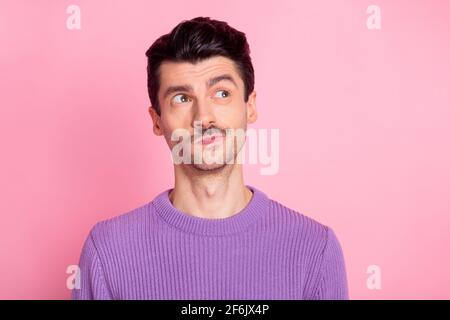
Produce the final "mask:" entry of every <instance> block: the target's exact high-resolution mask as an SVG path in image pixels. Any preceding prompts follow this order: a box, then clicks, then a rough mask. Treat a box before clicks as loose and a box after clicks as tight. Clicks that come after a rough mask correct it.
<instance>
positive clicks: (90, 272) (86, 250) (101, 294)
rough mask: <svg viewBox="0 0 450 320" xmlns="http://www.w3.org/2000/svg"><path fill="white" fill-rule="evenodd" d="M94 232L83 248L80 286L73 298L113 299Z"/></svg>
mask: <svg viewBox="0 0 450 320" xmlns="http://www.w3.org/2000/svg"><path fill="white" fill-rule="evenodd" d="M92 234H93V231H91V232H90V233H89V235H88V237H87V239H86V241H85V243H84V246H83V249H82V250H81V256H80V262H79V268H80V269H79V271H80V288H79V289H76V288H75V289H73V290H72V299H73V300H110V299H112V296H111V293H110V291H109V289H108V285H107V283H106V280H105V275H104V270H103V267H102V263H101V261H100V257H99V255H98V251H97V248H96V247H95V243H94V237H93V235H92Z"/></svg>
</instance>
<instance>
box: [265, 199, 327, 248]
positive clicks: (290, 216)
mask: <svg viewBox="0 0 450 320" xmlns="http://www.w3.org/2000/svg"><path fill="white" fill-rule="evenodd" d="M269 201H270V210H269V212H270V217H271V218H272V219H273V221H274V224H276V225H277V227H281V228H283V229H284V230H286V231H290V232H294V233H296V234H297V233H301V234H302V235H303V236H305V237H308V239H309V240H311V239H312V238H314V239H315V240H316V241H318V242H320V243H323V244H325V243H326V241H327V239H328V233H329V231H330V227H329V226H328V225H326V224H323V223H322V222H319V221H318V220H316V219H315V218H313V217H311V216H310V215H308V214H305V213H303V212H301V211H299V210H296V209H293V208H291V207H288V206H287V205H285V204H283V203H281V202H279V201H277V200H274V199H270V200H269Z"/></svg>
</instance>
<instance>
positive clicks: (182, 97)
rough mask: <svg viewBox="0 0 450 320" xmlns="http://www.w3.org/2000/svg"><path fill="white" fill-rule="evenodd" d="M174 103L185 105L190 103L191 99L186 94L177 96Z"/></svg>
mask: <svg viewBox="0 0 450 320" xmlns="http://www.w3.org/2000/svg"><path fill="white" fill-rule="evenodd" d="M172 100H173V102H175V103H185V102H189V97H188V96H187V95H185V94H177V95H176V96H174V97H173V98H172Z"/></svg>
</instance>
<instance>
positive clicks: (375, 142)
mask: <svg viewBox="0 0 450 320" xmlns="http://www.w3.org/2000/svg"><path fill="white" fill-rule="evenodd" d="M70 4H77V5H79V6H80V8H81V30H69V29H67V28H66V19H67V17H68V16H69V14H67V13H66V8H67V7H68V5H70ZM371 4H376V5H379V6H380V8H381V30H369V29H368V28H367V27H366V19H367V17H368V14H367V13H366V8H367V7H368V6H369V5H371ZM196 16H210V17H213V18H216V19H220V20H225V21H227V22H229V23H230V25H232V26H234V27H236V28H238V29H241V30H242V31H244V32H245V33H246V34H247V36H248V40H249V42H250V46H251V49H252V58H253V61H254V66H255V70H256V90H257V93H258V100H257V101H258V104H257V106H258V110H259V119H258V121H257V123H256V124H255V125H253V127H254V128H279V129H280V139H281V143H280V170H279V173H278V174H277V175H274V176H262V175H260V174H259V169H260V167H259V166H255V165H247V166H246V183H248V184H251V185H254V186H256V187H258V188H260V189H261V190H263V191H264V192H266V193H267V194H268V195H269V196H270V197H271V198H273V199H276V200H278V201H280V202H282V203H284V204H285V205H287V206H289V207H291V208H294V209H296V210H298V211H300V212H303V213H304V214H306V215H308V216H311V217H312V218H314V219H316V220H318V221H321V222H323V223H325V224H327V225H330V226H331V227H332V228H333V229H334V230H335V232H336V234H337V235H338V238H339V240H340V241H341V245H342V247H343V249H344V254H345V258H346V265H347V271H348V277H349V290H350V298H352V299H399V298H408V299H409V298H411V299H419V298H425V299H431V298H447V299H449V298H450V254H449V252H450V250H449V247H448V245H449V243H450V232H449V231H450V230H449V229H450V139H449V137H450V95H449V89H450V41H449V39H450V2H448V1H428V0H422V1H406V0H404V1H399V0H396V1H392V0H389V1H376V2H372V1H361V0H359V1H357V0H355V1H298V0H290V1H285V0H277V1H252V2H251V1H237V0H236V1H227V3H226V4H223V3H219V2H216V3H214V2H213V1H210V0H208V1H181V0H180V1H158V2H157V1H50V0H48V1H31V0H30V1H16V0H14V1H13V0H8V1H5V0H2V1H0V46H1V50H0V91H1V94H0V142H1V158H0V177H1V179H0V194H1V199H2V200H1V201H0V212H1V218H0V219H1V220H0V298H3V299H11V298H26V299H33V298H40V299H50V298H56V299H67V298H69V297H70V291H69V290H68V289H67V288H66V278H67V276H68V275H67V274H66V268H67V266H68V265H71V264H76V263H78V257H79V254H80V250H81V246H82V244H83V242H84V240H85V237H86V236H87V233H88V231H89V229H90V228H91V227H92V226H93V225H94V223H95V222H97V221H99V220H101V219H106V218H109V217H112V216H115V215H119V214H122V213H124V212H126V211H129V210H131V209H133V208H135V207H138V206H140V205H142V204H144V203H146V202H148V201H150V200H151V199H152V198H153V197H154V196H155V195H156V194H157V193H159V192H160V191H162V190H163V189H166V188H168V187H170V186H172V179H173V174H172V166H171V160H170V153H169V150H168V148H167V147H166V145H165V143H164V141H163V139H162V138H160V137H156V136H154V135H153V133H152V129H151V119H150V116H149V115H148V113H147V107H148V105H149V99H148V96H147V89H146V70H145V68H146V60H145V54H144V53H145V51H146V50H147V48H148V47H149V46H150V44H151V43H152V42H153V41H154V40H155V39H156V38H157V37H158V36H160V35H161V34H163V33H167V32H169V31H170V30H171V29H172V28H173V27H174V26H175V25H176V24H177V23H178V22H180V21H181V20H183V19H190V18H193V17H196ZM373 264H375V265H379V266H380V268H381V272H382V273H381V285H382V287H381V289H380V290H369V289H368V288H367V286H366V279H367V278H368V276H369V275H368V274H366V269H367V267H368V266H369V265H373Z"/></svg>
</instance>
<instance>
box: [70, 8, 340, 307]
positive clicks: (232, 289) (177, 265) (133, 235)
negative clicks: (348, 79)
mask: <svg viewBox="0 0 450 320" xmlns="http://www.w3.org/2000/svg"><path fill="white" fill-rule="evenodd" d="M249 54H250V49H249V46H248V43H247V40H246V37H245V34H244V33H242V32H239V31H237V30H235V29H234V28H232V27H230V26H229V25H228V24H227V23H225V22H222V21H217V20H212V19H209V18H202V17H199V18H195V19H192V20H189V21H183V22H182V23H180V24H179V25H178V26H176V27H175V28H174V29H173V30H172V31H171V33H169V34H166V35H164V36H162V37H160V38H159V39H158V40H156V41H155V42H154V43H153V45H152V46H151V47H150V49H149V50H148V51H147V52H146V55H147V57H148V68H147V72H148V91H149V96H150V101H151V104H152V105H151V107H150V108H149V112H150V115H151V118H152V121H153V131H154V133H155V134H156V135H158V136H163V137H164V138H165V140H166V141H167V144H168V145H169V147H170V148H171V150H172V151H174V150H175V149H177V152H172V154H173V156H174V160H175V161H174V172H175V183H174V187H173V188H171V189H168V190H165V191H163V192H161V193H160V194H159V195H157V196H156V197H155V198H154V199H153V200H152V201H150V202H148V203H147V204H145V205H143V206H141V207H139V208H136V209H134V210H132V211H130V212H128V213H126V214H123V215H120V216H118V217H115V218H112V219H109V220H106V221H102V222H99V223H97V224H96V225H95V226H94V228H93V229H92V230H91V232H90V234H89V236H88V238H87V240H86V242H85V244H84V247H83V250H82V254H81V258H80V265H79V266H80V270H81V273H80V281H81V287H80V289H74V290H73V298H74V299H189V300H191V299H348V289H347V277H346V270H345V263H344V258H343V253H342V249H341V247H340V244H339V241H338V240H337V238H336V235H335V233H334V232H333V230H332V229H331V228H329V227H327V226H325V225H323V224H321V223H319V222H317V221H315V220H313V219H312V218H309V217H307V216H305V215H303V214H301V213H299V212H296V211H294V210H292V209H289V208H287V207H285V206H283V205H282V204H280V203H279V202H277V201H275V200H272V199H270V198H268V196H267V195H266V194H265V193H263V192H262V191H261V190H258V189H257V188H255V187H253V186H251V185H246V184H244V179H243V173H242V163H239V162H238V161H233V160H237V158H238V154H239V151H240V150H241V148H242V143H241V144H239V143H236V140H237V139H236V138H237V136H236V135H234V136H233V135H231V139H229V137H230V135H229V133H230V132H238V131H239V129H241V130H244V131H245V130H246V128H247V124H248V123H252V122H254V121H255V120H256V118H257V113H256V93H255V91H254V71H253V66H252V62H251V59H250V55H249ZM180 132H181V133H182V134H184V137H185V138H186V136H187V138H188V139H185V141H184V143H183V144H182V145H180V141H179V140H180V139H179V138H180V135H179V133H180ZM198 132H200V134H196V133H198ZM174 137H175V138H174ZM186 141H187V142H186ZM180 146H181V148H180ZM199 150H200V151H199ZM207 160H208V161H207ZM211 160H217V161H211ZM219 160H221V161H219ZM230 160H231V161H230Z"/></svg>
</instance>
